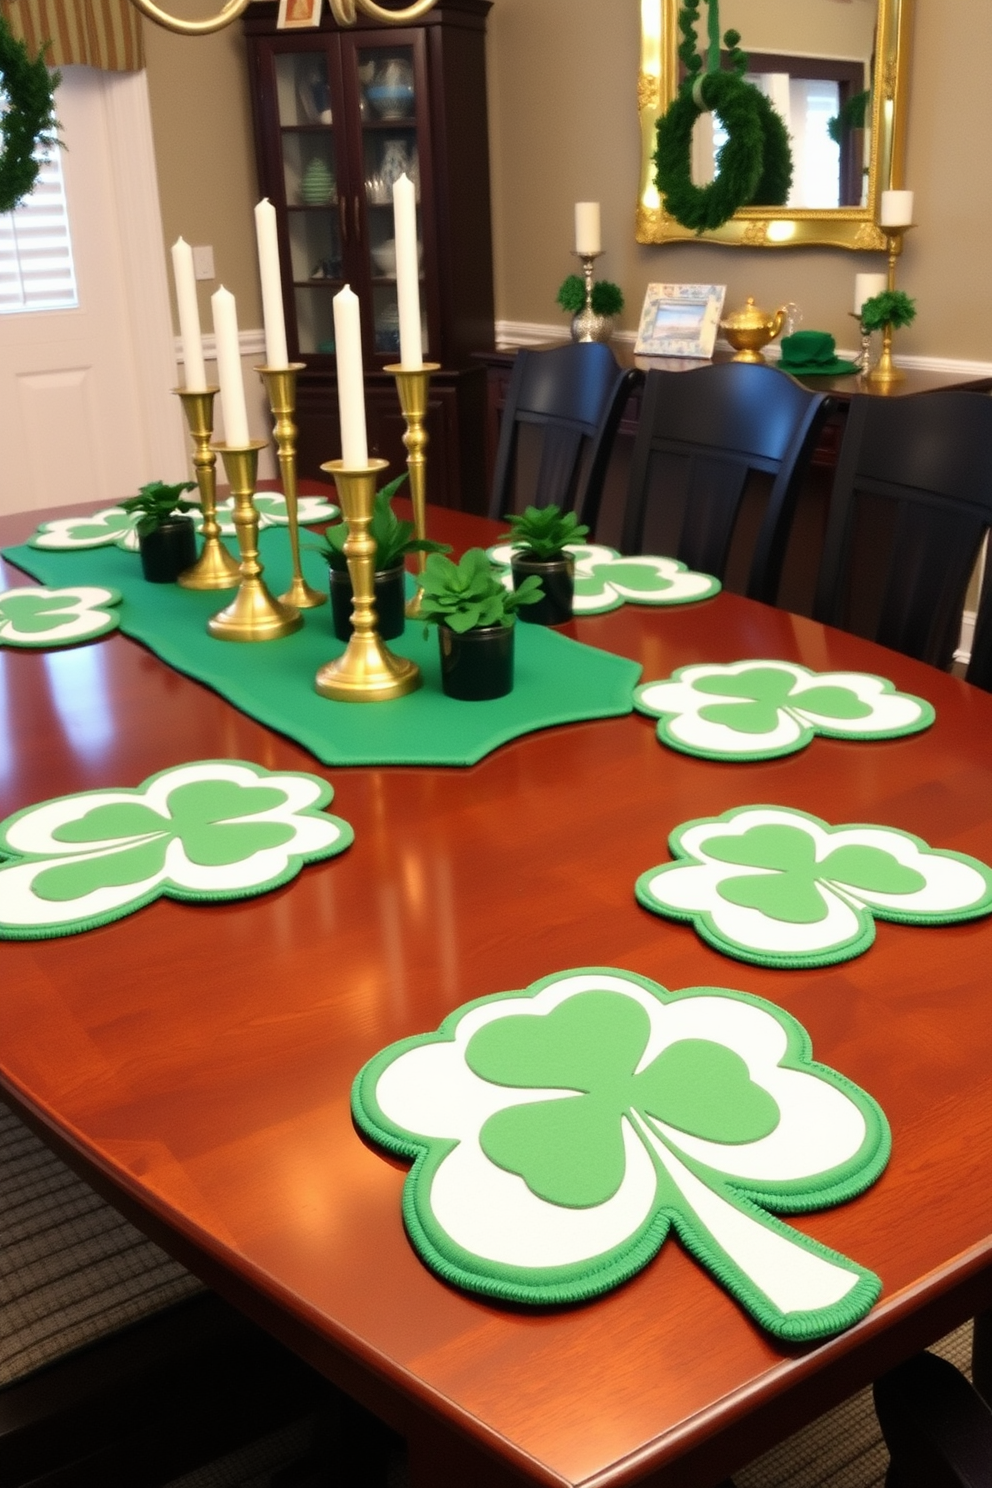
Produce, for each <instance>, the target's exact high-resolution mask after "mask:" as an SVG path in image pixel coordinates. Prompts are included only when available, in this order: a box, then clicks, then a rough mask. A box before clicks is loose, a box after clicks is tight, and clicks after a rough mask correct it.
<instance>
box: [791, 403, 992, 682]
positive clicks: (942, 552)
mask: <svg viewBox="0 0 992 1488" xmlns="http://www.w3.org/2000/svg"><path fill="white" fill-rule="evenodd" d="M990 525H992V398H989V397H988V396H986V395H985V394H984V393H971V392H937V393H920V394H916V395H914V396H912V397H905V398H892V399H888V398H879V397H871V396H866V395H859V396H857V397H855V398H853V399H852V401H851V410H850V413H849V415H848V420H847V427H846V429H845V431H844V438H843V442H842V444H841V450H840V456H839V459H838V462H837V475H836V479H835V482H834V490H833V495H832V497H831V502H830V511H829V515H828V518H827V530H826V537H825V539H824V548H823V558H822V560H821V564H820V573H819V578H818V580H817V588H816V597H815V600H814V606H813V616H814V619H817V620H822V621H825V622H826V623H827V624H829V625H836V626H839V627H840V628H841V629H842V630H849V631H853V632H854V634H856V635H861V636H865V637H867V638H868V639H869V640H875V641H880V642H881V644H882V645H883V646H891V647H892V648H893V650H895V651H902V652H903V653H904V654H905V655H907V656H914V657H916V658H917V659H918V660H920V661H926V662H929V663H930V664H931V665H932V666H937V667H941V668H944V669H945V670H946V669H947V668H948V667H949V666H950V664H951V661H952V659H953V656H954V652H955V649H956V647H957V645H958V638H959V635H960V628H961V615H962V610H963V608H964V601H965V595H966V593H967V588H968V582H969V580H970V578H971V575H972V573H973V571H974V567H975V563H976V561H977V558H978V554H979V551H980V549H981V544H982V539H983V537H984V535H985V533H986V532H987V531H988V530H989V527H990ZM985 598H986V614H985V615H984V616H983V623H982V625H981V626H980V627H979V634H978V636H977V637H976V640H977V645H976V647H975V651H976V655H975V662H974V665H975V677H974V679H973V680H980V677H979V673H980V672H982V671H983V667H984V668H987V667H988V665H989V659H990V658H989V654H988V653H989V647H990V646H992V639H990V637H989V631H988V625H989V619H988V614H987V606H988V585H986V596H985ZM982 685H988V678H986V681H985V683H984V684H982Z"/></svg>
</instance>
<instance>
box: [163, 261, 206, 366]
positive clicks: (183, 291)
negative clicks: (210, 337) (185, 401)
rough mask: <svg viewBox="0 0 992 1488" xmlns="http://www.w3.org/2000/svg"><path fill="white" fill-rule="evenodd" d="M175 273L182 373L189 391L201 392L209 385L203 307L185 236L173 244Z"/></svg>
mask: <svg viewBox="0 0 992 1488" xmlns="http://www.w3.org/2000/svg"><path fill="white" fill-rule="evenodd" d="M172 273H173V276H174V278H175V281H176V303H177V304H178V306H179V335H180V338H181V340H182V343H183V376H184V377H185V379H186V387H187V389H188V390H189V392H191V393H202V392H203V390H204V388H205V387H206V385H207V373H206V369H205V368H204V365H203V341H202V339H201V337H200V308H199V306H198V305H197V303H196V275H195V274H194V273H193V250H192V248H191V247H190V246H189V244H188V243H187V242H185V241H184V239H182V238H177V239H176V241H175V242H174V243H173V245H172Z"/></svg>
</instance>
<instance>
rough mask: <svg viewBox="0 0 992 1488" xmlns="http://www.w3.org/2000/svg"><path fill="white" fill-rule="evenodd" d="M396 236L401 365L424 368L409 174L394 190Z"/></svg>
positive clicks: (414, 194) (414, 207)
mask: <svg viewBox="0 0 992 1488" xmlns="http://www.w3.org/2000/svg"><path fill="white" fill-rule="evenodd" d="M393 223H394V226H395V232H396V299H397V301H398V303H399V311H400V363H401V365H402V366H404V367H408V368H410V369H411V370H412V369H414V368H417V367H422V366H423V365H424V348H423V344H422V342H421V338H420V254H419V253H418V251H417V191H416V187H415V186H414V184H413V182H412V181H411V180H410V178H409V176H407V175H406V174H405V173H404V174H403V175H402V176H400V178H399V180H398V181H397V182H396V184H395V185H394V186H393Z"/></svg>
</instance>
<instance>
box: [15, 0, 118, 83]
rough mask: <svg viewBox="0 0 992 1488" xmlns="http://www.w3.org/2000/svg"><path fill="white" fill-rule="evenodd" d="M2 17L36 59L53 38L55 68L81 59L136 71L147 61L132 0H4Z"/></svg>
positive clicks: (94, 64)
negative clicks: (36, 55)
mask: <svg viewBox="0 0 992 1488" xmlns="http://www.w3.org/2000/svg"><path fill="white" fill-rule="evenodd" d="M0 15H2V16H3V18H4V20H5V21H6V22H7V24H8V25H9V26H10V29H11V31H13V33H14V35H15V36H17V37H20V38H22V39H23V40H24V41H25V42H26V43H27V47H28V51H29V52H30V53H31V55H32V57H33V56H34V55H35V54H36V53H37V52H38V51H39V50H40V48H41V46H42V45H43V43H44V42H46V41H47V42H50V43H51V45H50V46H49V48H48V50H47V52H46V53H45V60H46V61H47V62H48V63H50V65H51V66H52V67H65V66H67V65H68V64H69V63H72V62H79V63H82V64H83V65H84V66H86V67H101V68H103V69H104V70H105V71H107V72H134V71H136V70H137V69H138V68H140V67H144V65H145V58H144V52H143V50H142V45H141V17H140V15H139V14H138V12H137V11H136V10H135V9H134V7H133V6H132V5H131V4H130V3H129V0H0Z"/></svg>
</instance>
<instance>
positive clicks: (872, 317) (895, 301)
mask: <svg viewBox="0 0 992 1488" xmlns="http://www.w3.org/2000/svg"><path fill="white" fill-rule="evenodd" d="M915 319H916V301H915V300H911V299H910V297H909V295H908V294H904V293H903V291H902V290H901V289H885V290H883V291H882V293H881V294H879V295H875V296H873V298H872V299H870V300H865V302H864V304H863V305H862V306H861V324H862V325H863V326H864V328H865V330H866V331H878V330H881V328H882V326H887V325H890V326H892V327H893V328H894V329H895V330H897V331H898V330H899V329H900V328H901V327H902V326H908V325H912V323H913V321H914V320H915Z"/></svg>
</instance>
